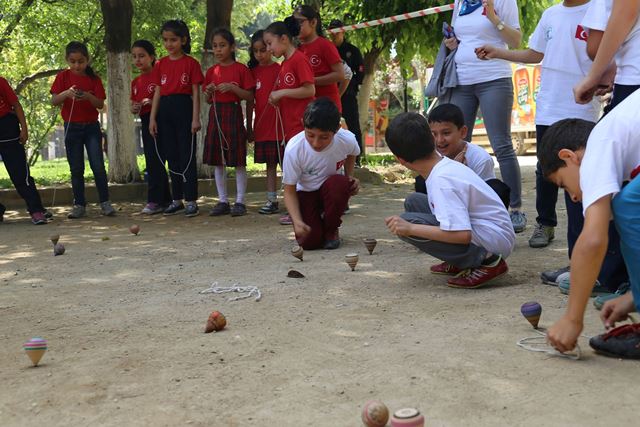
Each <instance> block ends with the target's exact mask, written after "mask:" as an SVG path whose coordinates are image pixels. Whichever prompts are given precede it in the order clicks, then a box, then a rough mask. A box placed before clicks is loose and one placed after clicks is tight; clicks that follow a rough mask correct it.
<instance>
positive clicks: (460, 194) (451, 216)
mask: <svg viewBox="0 0 640 427" xmlns="http://www.w3.org/2000/svg"><path fill="white" fill-rule="evenodd" d="M385 139H386V141H387V145H388V146H389V149H390V150H391V152H392V153H393V154H394V155H395V156H396V158H397V159H398V161H399V162H400V164H402V165H403V166H404V167H406V168H407V169H410V170H412V171H414V172H417V173H419V174H420V175H422V177H423V178H424V179H425V180H426V187H427V194H423V193H413V194H410V195H409V196H408V197H407V198H406V200H405V201H404V208H405V212H404V213H403V214H401V215H394V216H391V217H388V218H386V219H385V222H386V224H387V227H388V228H389V231H390V232H391V233H393V234H395V235H397V236H398V237H400V239H402V240H404V241H405V242H408V243H411V244H412V245H414V246H416V247H417V248H418V249H420V250H421V251H423V252H426V253H428V254H429V255H431V256H433V257H436V258H438V259H441V260H443V261H444V262H443V263H441V264H438V265H434V266H432V267H431V272H432V273H434V274H445V275H450V276H454V277H452V278H450V279H449V280H448V285H449V286H451V287H455V288H465V289H471V288H478V287H480V286H484V285H486V284H487V283H488V282H490V281H491V280H493V279H495V278H497V277H499V276H502V275H503V274H505V273H506V272H507V271H508V270H509V268H508V267H507V264H506V262H505V261H504V258H506V257H507V256H509V254H511V252H512V251H513V248H514V246H515V239H516V236H515V232H514V231H513V226H512V224H511V219H510V217H509V213H508V212H507V209H506V208H505V205H504V203H503V202H502V201H501V200H500V197H499V196H498V195H497V194H496V192H495V191H494V190H492V189H491V187H489V185H488V184H487V183H485V182H484V181H483V180H482V178H480V177H479V176H478V175H476V173H475V172H473V171H472V170H471V169H469V168H468V167H467V166H465V165H463V164H462V163H459V162H456V161H454V160H451V159H449V158H447V157H442V156H441V155H440V154H439V153H438V152H437V151H436V150H435V145H434V142H433V136H432V134H431V130H430V129H429V124H428V123H427V119H425V118H424V117H423V116H421V115H420V114H417V113H403V114H400V115H399V116H397V117H396V118H394V119H393V120H392V121H391V123H390V124H389V127H388V128H387V132H386V134H385Z"/></svg>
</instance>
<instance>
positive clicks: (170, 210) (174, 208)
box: [162, 200, 184, 216]
mask: <svg viewBox="0 0 640 427" xmlns="http://www.w3.org/2000/svg"><path fill="white" fill-rule="evenodd" d="M182 209H184V203H182V201H179V200H174V201H173V202H171V204H170V205H169V206H168V207H167V209H165V210H164V212H163V213H162V215H166V216H169V215H175V214H177V213H178V212H179V211H181V210H182Z"/></svg>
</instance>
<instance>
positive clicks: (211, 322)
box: [204, 311, 227, 334]
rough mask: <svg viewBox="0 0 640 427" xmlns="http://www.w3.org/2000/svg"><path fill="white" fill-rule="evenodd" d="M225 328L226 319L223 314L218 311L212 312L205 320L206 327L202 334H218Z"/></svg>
mask: <svg viewBox="0 0 640 427" xmlns="http://www.w3.org/2000/svg"><path fill="white" fill-rule="evenodd" d="M225 326H227V319H226V317H224V314H222V313H220V312H219V311H214V312H212V313H211V314H210V315H209V318H208V319H207V325H206V326H205V328H204V332H205V333H206V334H208V333H209V332H213V331H216V332H218V331H221V330H223V329H224V327H225Z"/></svg>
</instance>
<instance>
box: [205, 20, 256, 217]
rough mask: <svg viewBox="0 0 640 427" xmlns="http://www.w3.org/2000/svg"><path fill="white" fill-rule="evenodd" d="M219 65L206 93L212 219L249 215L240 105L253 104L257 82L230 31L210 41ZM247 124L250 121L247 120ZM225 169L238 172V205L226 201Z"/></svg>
mask: <svg viewBox="0 0 640 427" xmlns="http://www.w3.org/2000/svg"><path fill="white" fill-rule="evenodd" d="M211 46H212V48H213V54H214V56H215V58H216V61H217V64H215V65H214V66H212V67H211V68H209V69H208V70H207V74H206V76H205V79H204V93H205V96H206V99H207V102H208V103H209V104H211V108H210V109H209V124H208V126H207V137H206V140H205V146H204V157H203V160H204V162H205V163H207V164H209V165H213V166H215V169H214V173H215V178H216V188H217V190H218V203H217V204H216V205H215V206H214V207H213V209H211V212H210V213H209V215H211V216H219V215H226V214H229V213H230V214H231V216H241V215H245V214H246V213H247V207H246V206H245V204H244V196H245V193H246V191H247V130H246V129H245V127H244V123H243V121H244V119H243V115H242V108H241V106H240V101H242V100H244V101H247V102H252V101H253V88H254V87H255V82H254V81H253V76H252V75H251V72H250V71H249V69H248V68H247V66H246V65H244V64H241V63H239V62H237V61H236V55H235V48H236V41H235V38H234V37H233V34H231V32H230V31H229V30H227V29H224V28H220V29H217V30H214V32H213V35H212V40H211ZM247 120H250V119H249V118H247ZM226 166H231V167H235V168H236V202H235V203H234V204H233V206H230V205H229V200H228V199H227V182H226V181H227V171H226Z"/></svg>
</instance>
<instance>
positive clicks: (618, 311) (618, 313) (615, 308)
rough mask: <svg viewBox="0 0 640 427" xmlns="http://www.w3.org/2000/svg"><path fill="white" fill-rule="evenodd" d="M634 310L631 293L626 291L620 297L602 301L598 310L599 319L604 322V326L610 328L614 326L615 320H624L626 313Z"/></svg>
mask: <svg viewBox="0 0 640 427" xmlns="http://www.w3.org/2000/svg"><path fill="white" fill-rule="evenodd" d="M634 310H635V306H634V303H633V294H632V293H631V292H627V293H626V294H624V295H622V296H621V297H618V298H616V299H612V300H609V301H607V302H606V303H604V305H603V306H602V310H601V311H600V320H602V323H604V327H605V328H607V329H610V328H613V327H614V326H616V322H620V321H622V320H626V319H627V317H628V314H629V313H631V312H632V311H634Z"/></svg>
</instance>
